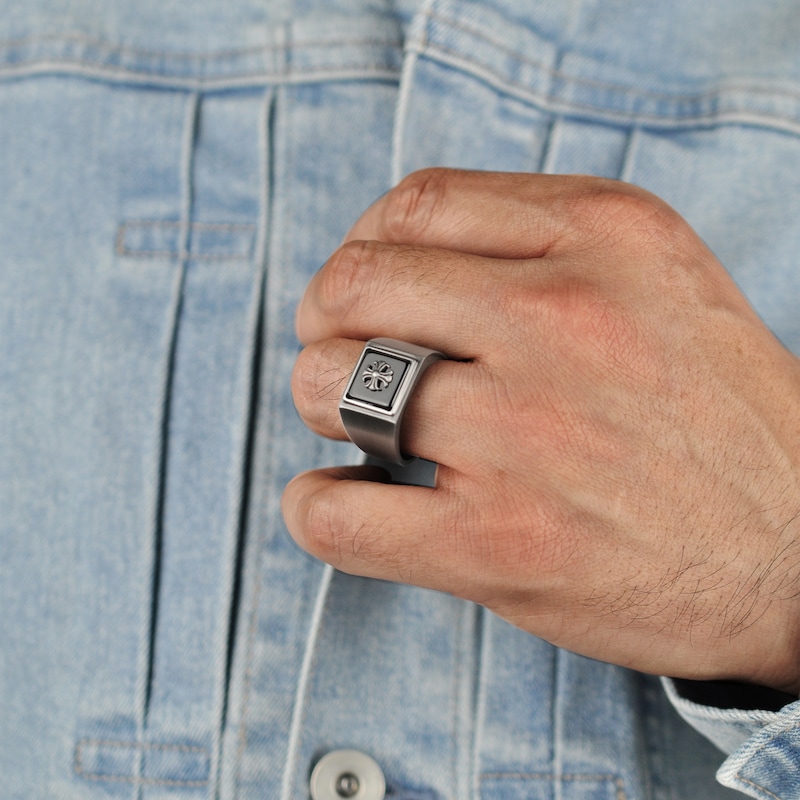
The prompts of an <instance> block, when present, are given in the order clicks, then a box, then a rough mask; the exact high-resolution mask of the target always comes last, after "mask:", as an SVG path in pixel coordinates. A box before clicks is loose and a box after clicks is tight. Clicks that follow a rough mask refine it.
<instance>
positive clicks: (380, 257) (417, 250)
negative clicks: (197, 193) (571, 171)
mask: <svg viewBox="0 0 800 800" xmlns="http://www.w3.org/2000/svg"><path fill="white" fill-rule="evenodd" d="M297 332H298V336H299V338H300V340H301V342H302V343H303V344H304V345H305V347H304V349H303V351H302V353H301V355H300V356H299V358H298V361H297V365H296V368H295V371H294V375H293V384H292V389H293V394H294V399H295V403H296V405H297V408H298V410H299V413H300V414H301V416H302V418H303V420H304V421H305V422H306V424H307V425H308V426H309V427H310V428H311V429H312V430H314V431H316V432H317V433H319V434H322V435H323V436H328V437H332V438H335V439H345V438H346V435H345V433H344V430H343V428H342V424H341V421H340V419H339V414H338V410H337V404H338V401H339V397H340V395H341V393H342V391H343V388H344V384H345V382H346V380H347V378H348V377H349V375H350V372H351V371H352V369H353V366H354V364H355V363H356V361H357V359H358V356H359V354H360V353H361V350H362V347H363V345H364V342H365V341H366V340H367V339H370V338H373V337H376V336H389V337H394V338H396V339H401V340H405V341H413V342H417V343H419V344H423V345H425V346H428V347H432V348H435V349H438V350H441V351H442V352H444V353H445V354H447V356H448V357H449V359H450V360H447V361H441V362H438V363H436V364H434V365H433V366H432V367H431V368H430V369H429V370H428V372H427V373H426V374H425V376H424V377H423V379H422V381H421V382H420V384H419V386H418V388H417V390H416V392H415V394H414V397H413V398H412V401H411V404H410V406H409V409H408V411H407V414H406V418H405V422H404V430H403V434H404V439H403V443H402V444H403V450H404V452H408V453H413V454H415V455H420V456H423V457H425V458H428V459H431V460H433V461H436V462H438V463H439V465H440V466H439V471H438V479H437V480H438V483H437V487H436V488H435V489H429V488H420V487H408V486H393V485H389V484H388V483H386V482H385V479H384V476H383V473H381V472H380V471H376V470H374V469H367V468H359V467H350V468H339V469H329V470H316V471H313V472H308V473H304V474H303V475H300V476H298V477H297V478H295V479H294V480H293V481H292V482H291V483H290V484H289V486H288V487H287V488H286V490H285V494H284V499H283V509H284V516H285V519H286V523H287V525H288V528H289V530H290V532H291V534H292V536H293V537H294V538H295V539H296V540H297V542H298V543H299V544H300V545H301V546H302V547H304V548H305V549H306V550H308V551H309V552H310V553H312V554H314V555H315V556H317V557H319V558H320V559H323V560H324V561H327V562H329V563H330V564H333V565H334V566H335V567H337V568H338V569H340V570H343V571H345V572H349V573H353V574H358V575H365V576H371V577H375V578H382V579H387V580H392V581H401V582H404V583H409V584H414V585H417V586H424V587H429V588H433V589H437V590H441V591H445V592H450V593H452V594H454V595H457V596H459V597H463V598H467V599H469V600H473V601H475V602H477V603H481V604H483V605H484V606H486V607H487V608H489V609H491V610H492V611H494V612H496V613H497V614H498V615H500V616H501V617H504V618H505V619H507V620H509V621H510V622H512V623H513V624H515V625H517V626H519V627H521V628H523V629H524V630H526V631H529V632H530V633H532V634H535V635H537V636H540V637H542V638H544V639H546V640H548V641H550V642H552V643H554V644H557V645H560V646H562V647H566V648H568V649H570V650H573V651H575V652H579V653H582V654H584V655H588V656H591V657H594V658H598V659H602V660H605V661H610V662H613V663H617V664H621V665H624V666H628V667H632V668H635V669H638V670H642V671H645V672H651V673H656V674H666V675H671V676H675V677H682V678H689V679H730V680H740V681H747V682H752V683H756V684H761V685H764V686H769V687H772V688H775V689H780V690H782V691H786V692H789V693H792V694H794V695H798V694H800V658H798V655H800V609H799V606H800V361H798V359H797V358H796V357H795V356H794V355H792V354H791V353H790V352H788V351H787V350H786V349H785V348H783V347H782V345H781V344H780V343H779V342H778V341H777V340H776V339H775V338H774V336H773V335H772V334H771V333H770V332H769V331H768V330H767V328H766V327H765V326H764V324H763V323H762V322H761V320H760V319H759V318H758V316H757V315H756V314H755V313H754V311H753V310H752V309H751V307H750V306H749V305H748V303H747V301H746V300H745V298H744V297H743V296H742V294H741V293H740V291H739V290H738V289H737V287H736V286H735V284H734V283H733V281H732V279H731V278H730V277H729V275H728V274H727V273H726V271H725V270H724V268H723V267H722V266H721V264H720V263H719V262H718V261H717V260H716V258H715V257H714V256H713V254H712V253H711V252H710V251H709V250H708V249H707V248H706V247H705V245H704V244H703V243H702V242H701V241H700V239H699V237H698V236H697V235H696V234H695V233H694V232H693V231H692V229H691V228H690V227H689V226H688V224H687V223H686V222H685V221H684V220H683V219H682V218H681V217H680V216H679V215H678V214H677V213H676V212H675V211H673V210H672V209H671V208H669V207H668V206H667V205H666V204H664V203H663V202H662V201H661V200H659V199H657V198H656V197H654V196H652V195H650V194H648V193H646V192H644V191H643V190H641V189H638V188H636V187H633V186H629V185H626V184H622V183H618V182H613V181H607V180H601V179H595V178H587V177H563V176H544V175H521V174H495V173H476V172H463V171H455V170H441V169H435V170H425V171H423V172H419V173H414V174H413V175H411V176H409V177H408V178H406V179H405V180H404V181H403V182H402V183H401V184H400V185H398V186H397V187H396V188H395V189H393V190H392V191H390V192H389V193H388V194H387V195H385V196H384V197H383V198H381V199H380V200H378V201H377V202H376V203H375V204H374V205H373V206H372V207H371V208H369V209H368V210H367V211H366V212H365V213H364V215H363V216H362V217H361V219H359V220H358V222H357V223H356V224H355V226H354V227H353V229H352V230H351V231H350V233H349V234H348V236H347V238H346V239H345V242H344V243H343V245H342V246H341V247H340V248H339V249H338V250H337V251H336V252H335V253H334V254H333V255H332V256H331V258H330V259H329V260H328V262H327V263H326V264H325V265H324V266H323V268H322V269H321V270H320V272H319V273H318V274H317V275H316V276H315V277H314V279H313V280H312V281H311V283H310V285H309V286H308V289H307V291H306V293H305V295H304V297H303V299H302V301H301V303H300V306H299V308H298V312H297Z"/></svg>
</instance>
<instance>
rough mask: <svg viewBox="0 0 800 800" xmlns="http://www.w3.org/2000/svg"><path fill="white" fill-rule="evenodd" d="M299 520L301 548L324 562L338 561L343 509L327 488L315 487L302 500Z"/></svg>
mask: <svg viewBox="0 0 800 800" xmlns="http://www.w3.org/2000/svg"><path fill="white" fill-rule="evenodd" d="M302 505H303V507H302V523H303V531H304V536H303V545H304V547H305V549H306V550H307V551H308V552H309V553H311V555H313V556H316V557H317V558H319V559H320V560H321V561H325V562H326V563H328V564H339V563H341V560H342V559H341V547H340V544H339V543H340V541H341V532H342V530H344V527H345V516H344V512H345V509H344V507H343V504H342V503H341V501H340V500H339V498H338V494H337V493H336V492H335V491H334V490H333V489H331V488H328V487H326V488H324V489H318V490H316V491H315V492H313V493H311V494H310V495H308V496H306V497H305V498H304V500H303V504H302Z"/></svg>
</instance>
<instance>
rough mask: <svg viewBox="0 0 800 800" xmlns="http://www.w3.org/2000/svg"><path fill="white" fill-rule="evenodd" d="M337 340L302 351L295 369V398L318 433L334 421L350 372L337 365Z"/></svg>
mask: <svg viewBox="0 0 800 800" xmlns="http://www.w3.org/2000/svg"><path fill="white" fill-rule="evenodd" d="M337 353H338V346H337V343H336V342H334V341H325V342H320V343H319V344H316V345H310V346H309V347H306V348H305V349H304V350H302V351H301V353H300V355H299V356H298V357H297V361H296V362H295V365H294V369H293V371H292V383H291V386H292V398H293V399H294V404H295V407H296V408H297V411H298V413H299V414H300V416H301V417H302V419H303V421H304V422H305V423H306V424H307V425H309V427H311V428H312V429H314V430H316V431H317V432H318V433H320V432H322V431H323V430H327V429H328V428H329V427H330V426H331V424H333V423H334V422H335V414H336V403H337V402H338V400H339V397H340V396H341V394H342V391H343V390H344V385H345V383H346V381H347V374H346V373H345V372H343V371H342V368H341V367H340V366H338V364H339V361H338V359H337V357H336V356H337Z"/></svg>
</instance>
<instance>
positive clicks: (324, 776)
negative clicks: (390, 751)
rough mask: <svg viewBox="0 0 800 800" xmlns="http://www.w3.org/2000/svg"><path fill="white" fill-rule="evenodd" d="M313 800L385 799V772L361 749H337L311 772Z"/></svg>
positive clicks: (321, 760)
mask: <svg viewBox="0 0 800 800" xmlns="http://www.w3.org/2000/svg"><path fill="white" fill-rule="evenodd" d="M310 788H311V797H312V800H384V797H386V780H385V778H384V777H383V770H381V768H380V767H379V766H378V764H377V763H376V762H375V761H374V760H373V759H371V758H370V757H369V756H368V755H367V754H366V753H362V752H361V751H360V750H333V751H332V752H330V753H328V754H327V755H325V756H323V757H322V758H321V759H320V760H319V761H318V762H317V765H316V766H315V767H314V771H313V772H312V773H311V782H310Z"/></svg>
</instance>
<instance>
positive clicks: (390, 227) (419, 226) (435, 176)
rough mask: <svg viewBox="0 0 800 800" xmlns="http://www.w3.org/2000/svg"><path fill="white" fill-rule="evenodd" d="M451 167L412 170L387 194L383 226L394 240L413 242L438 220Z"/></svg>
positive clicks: (383, 229) (389, 237) (386, 234)
mask: <svg viewBox="0 0 800 800" xmlns="http://www.w3.org/2000/svg"><path fill="white" fill-rule="evenodd" d="M449 183H450V170H447V169H443V168H441V167H432V168H429V169H423V170H419V171H418V172H412V173H411V174H410V175H407V176H406V177H405V178H403V180H402V181H400V183H399V184H398V185H397V186H396V187H395V188H394V189H393V190H392V191H391V192H390V193H389V194H388V195H387V197H386V203H385V204H384V207H383V213H382V217H383V218H382V220H381V229H382V231H383V233H384V235H385V236H386V237H387V239H388V240H389V241H391V242H412V241H414V240H415V239H416V238H417V237H419V236H420V235H421V234H423V233H424V232H425V231H426V230H427V229H428V228H429V227H430V226H431V224H432V223H433V222H434V221H435V220H436V218H437V216H438V215H439V212H440V210H441V208H442V206H443V205H444V203H445V198H446V196H447V191H448V186H449Z"/></svg>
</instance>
